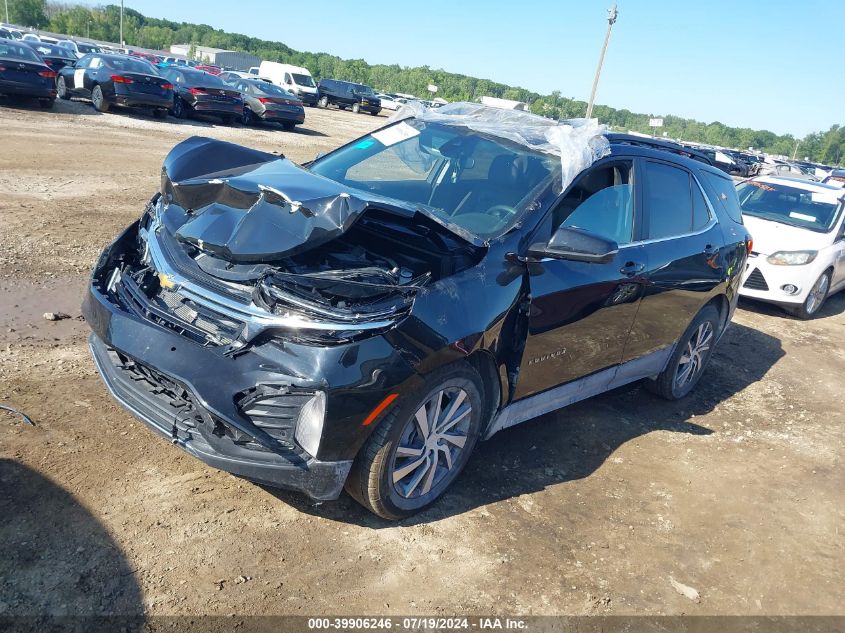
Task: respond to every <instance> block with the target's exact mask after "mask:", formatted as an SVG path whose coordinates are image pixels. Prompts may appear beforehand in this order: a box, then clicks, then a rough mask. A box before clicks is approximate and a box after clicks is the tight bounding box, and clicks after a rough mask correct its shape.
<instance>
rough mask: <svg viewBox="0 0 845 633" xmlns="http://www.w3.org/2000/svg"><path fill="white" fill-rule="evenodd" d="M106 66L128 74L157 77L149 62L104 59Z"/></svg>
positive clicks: (123, 58) (130, 59) (122, 58)
mask: <svg viewBox="0 0 845 633" xmlns="http://www.w3.org/2000/svg"><path fill="white" fill-rule="evenodd" d="M103 61H105V63H106V66H108V67H109V68H113V69H115V70H122V71H124V72H130V73H144V74H147V75H158V71H157V70H156V69H155V67H154V66H153V65H152V64H150V63H149V62H145V61H143V60H140V59H132V58H130V57H104V58H103Z"/></svg>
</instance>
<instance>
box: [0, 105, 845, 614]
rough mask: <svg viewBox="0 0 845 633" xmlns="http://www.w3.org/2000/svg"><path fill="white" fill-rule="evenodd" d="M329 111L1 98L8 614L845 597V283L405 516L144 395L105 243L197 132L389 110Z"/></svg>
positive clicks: (477, 466)
mask: <svg viewBox="0 0 845 633" xmlns="http://www.w3.org/2000/svg"><path fill="white" fill-rule="evenodd" d="M306 117H307V119H306V124H305V126H304V127H303V128H302V129H300V130H297V131H296V132H284V131H282V130H281V129H280V128H278V129H276V128H270V127H267V128H263V129H244V128H240V127H232V128H227V127H221V126H218V125H216V124H214V123H212V122H196V121H195V122H191V123H182V122H176V121H175V120H174V119H169V120H168V121H156V120H154V119H153V118H152V117H147V116H145V115H142V114H138V115H135V114H123V113H117V114H111V113H110V114H106V115H101V114H97V113H96V112H95V111H94V110H93V109H92V108H91V107H90V105H88V104H87V103H82V102H70V103H66V102H59V103H57V104H56V109H55V111H50V112H45V111H41V110H39V109H38V108H37V107H33V108H28V107H23V106H15V107H9V106H7V105H6V104H0V147H2V152H0V403H4V404H8V405H12V406H14V407H17V408H19V409H21V410H22V411H25V412H26V413H27V414H28V415H29V416H30V417H31V418H32V419H33V420H34V421H35V424H36V426H35V427H31V426H26V425H24V424H22V423H21V421H20V420H19V418H17V417H16V416H14V415H12V414H8V413H6V412H3V411H0V517H2V519H0V615H3V614H6V615H9V614H43V613H50V614H65V613H67V614H76V613H141V612H144V613H150V614H156V615H163V614H191V615H194V614H223V615H225V614H231V613H238V614H303V615H304V614H325V613H331V614H362V613H383V614H395V615H399V614H444V615H451V614H489V613H491V612H494V613H513V614H522V615H529V614H531V615H541V614H602V615H607V614H613V615H620V614H681V613H686V614H845V606H843V605H845V603H843V601H842V588H843V580H844V579H843V571H842V570H843V561H845V540H843V533H842V530H843V527H842V526H843V525H845V520H843V519H845V517H843V513H844V511H843V509H844V508H845V469H843V464H842V455H843V438H845V431H843V422H845V416H843V410H845V407H843V404H842V403H843V398H842V376H843V374H845V351H843V350H845V328H843V325H845V314H843V312H845V295H840V296H838V297H835V298H833V299H832V300H830V302H829V303H828V304H827V306H826V307H825V309H824V310H823V314H822V316H821V317H820V318H818V319H816V320H814V321H812V322H809V323H805V322H801V321H797V320H794V319H792V318H790V317H788V316H786V315H785V314H783V313H781V312H779V311H778V310H775V309H772V308H767V307H763V306H760V305H751V304H749V305H743V306H742V307H741V309H740V310H739V311H738V313H737V315H736V318H735V320H734V324H733V325H732V326H731V327H730V330H729V331H728V332H727V334H726V335H725V338H724V339H723V340H722V343H721V344H720V347H719V348H718V351H717V354H716V355H715V357H714V362H713V363H712V365H711V366H710V368H709V370H708V371H707V373H706V375H705V376H704V378H703V381H702V383H701V384H700V386H699V388H698V390H697V391H696V392H695V393H694V394H693V395H692V396H690V397H689V398H688V399H686V400H684V401H682V402H680V403H667V402H664V401H662V400H659V399H657V398H655V397H654V396H652V395H650V394H649V393H647V392H646V391H644V390H643V389H641V388H639V387H637V386H631V387H627V388H624V389H621V390H618V391H615V392H613V393H610V394H606V395H604V396H601V397H598V398H594V399H592V400H589V401H587V402H583V403H580V404H578V405H576V406H573V407H571V408H569V409H566V410H564V411H561V412H558V413H554V414H549V415H546V416H543V417H542V418H540V419H538V420H536V421H533V422H530V423H528V424H526V425H523V426H521V427H517V428H514V429H511V430H508V431H505V432H502V433H500V434H499V435H497V436H496V437H495V438H493V439H492V440H491V441H489V442H486V443H484V444H482V445H481V446H480V448H479V449H478V450H477V452H476V455H475V456H474V458H473V459H472V461H471V462H470V464H469V466H468V469H467V471H466V472H465V474H464V475H463V476H462V478H461V479H460V480H459V481H458V482H457V484H456V485H455V486H454V487H453V490H452V492H451V493H450V494H448V495H447V496H446V498H445V499H443V501H442V502H441V503H439V504H438V505H437V506H436V507H435V508H434V509H432V510H430V511H428V512H427V513H425V514H423V515H420V516H418V517H415V518H414V519H412V520H408V521H405V522H402V523H400V524H388V523H384V522H382V521H380V520H378V519H376V518H375V517H373V516H371V515H369V514H368V513H367V512H365V511H364V510H363V509H361V508H360V507H359V506H357V505H356V504H355V503H354V502H353V501H352V500H351V499H349V498H348V497H345V496H344V497H342V498H341V499H340V500H339V501H338V502H335V503H329V504H324V505H321V506H313V505H311V504H309V503H308V502H307V501H306V500H304V499H303V498H300V497H296V496H294V495H289V494H286V493H284V492H280V491H274V490H270V489H265V488H261V487H259V486H256V485H253V484H250V483H248V482H246V481H242V480H238V479H236V478H234V477H232V476H230V475H227V474H225V473H222V472H218V471H216V470H213V469H210V468H208V467H206V466H204V465H203V464H202V463H200V462H199V461H197V460H195V459H193V458H191V457H189V456H187V455H186V454H184V453H182V452H181V451H180V450H179V449H177V448H174V447H172V446H170V445H169V444H168V443H167V442H165V441H163V440H160V439H158V438H157V437H156V436H154V435H153V433H152V432H150V431H148V430H147V429H146V428H145V427H144V426H143V425H142V424H141V423H139V422H137V421H135V420H134V419H133V418H132V417H131V416H129V415H128V414H127V413H125V412H124V411H123V410H122V409H121V408H120V407H118V406H117V405H116V404H115V403H114V402H113V401H112V399H111V398H110V397H109V396H108V395H107V393H106V390H105V388H104V387H103V385H102V383H101V382H100V380H99V378H98V377H97V375H96V374H95V371H94V368H93V366H92V362H91V360H90V358H89V356H88V353H87V348H86V343H85V340H86V336H87V328H86V326H85V324H84V323H83V322H82V321H80V320H79V319H78V318H76V317H78V316H79V314H80V310H79V304H80V301H81V295H82V292H83V289H84V287H85V283H86V277H87V272H88V270H89V269H90V267H91V266H92V264H93V261H94V259H95V257H96V255H97V254H98V253H99V251H100V249H101V248H102V247H103V246H104V245H105V244H106V243H108V242H109V241H110V240H111V239H112V238H113V237H114V236H115V235H116V234H117V232H118V231H119V230H120V229H121V228H122V227H124V226H125V225H126V224H128V223H129V222H131V221H132V220H133V219H135V218H136V217H137V216H138V215H139V214H140V213H141V211H142V209H143V205H144V203H145V202H146V200H147V199H148V198H149V197H150V196H151V195H152V193H153V192H154V191H155V190H156V187H157V185H158V182H159V173H160V168H161V162H162V159H163V158H164V156H165V154H166V153H167V152H168V151H169V149H170V148H171V147H172V146H173V145H174V144H175V143H177V142H178V141H180V140H182V139H184V138H186V137H188V136H190V135H193V134H200V135H205V136H213V137H215V138H220V139H224V140H229V141H235V142H240V143H243V144H245V145H250V146H253V147H256V148H259V149H263V150H266V151H277V152H282V153H284V154H285V155H287V156H289V157H290V158H292V159H293V160H296V161H306V160H309V159H311V158H313V157H314V156H315V155H316V154H317V153H318V152H321V151H325V150H327V149H329V148H332V147H336V146H337V145H339V144H341V143H343V142H346V141H347V140H349V139H351V138H353V137H355V136H357V135H359V134H361V133H364V132H365V131H368V130H370V129H372V128H373V127H375V126H377V125H380V124H383V123H384V122H385V120H386V119H385V118H384V117H371V116H367V115H353V114H352V113H349V112H340V111H337V110H329V111H323V110H317V109H313V108H309V109H307V112H306ZM56 311H62V312H66V313H68V314H69V315H71V316H72V317H74V318H71V319H68V320H62V321H58V322H48V321H45V320H44V319H43V317H42V314H43V313H44V312H56ZM693 590H694V591H693ZM696 595H697V597H696Z"/></svg>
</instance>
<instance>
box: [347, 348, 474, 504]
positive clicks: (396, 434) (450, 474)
mask: <svg viewBox="0 0 845 633" xmlns="http://www.w3.org/2000/svg"><path fill="white" fill-rule="evenodd" d="M482 392H483V391H482V383H481V378H480V377H479V375H478V373H477V372H476V371H475V370H474V369H472V367H470V366H468V365H466V364H464V363H458V364H454V365H449V366H447V367H444V368H442V369H439V370H437V371H435V372H433V373H432V374H430V375H429V376H428V377H427V378H426V379H425V382H424V383H423V386H422V388H421V389H420V390H419V391H417V392H416V393H413V394H409V395H408V396H403V397H402V400H401V401H399V402H398V404H395V405H393V406H392V407H391V408H390V409H388V412H387V413H386V414H385V415H384V417H383V418H382V420H381V422H380V423H379V425H378V427H377V428H376V429H375V430H374V431H373V433H372V435H370V437H369V438H368V439H367V441H366V443H365V444H364V446H362V447H361V450H360V451H359V453H358V455H357V456H356V458H355V461H354V463H353V465H352V470H351V471H350V473H349V477H348V479H347V480H346V491H347V492H348V493H349V494H350V495H351V496H352V497H353V498H354V499H355V500H356V501H358V503H360V504H361V505H363V506H364V507H365V508H367V509H368V510H370V511H371V512H373V513H374V514H377V515H378V516H380V517H382V518H384V519H391V520H397V519H401V518H404V517H407V516H411V515H412V514H416V513H417V512H419V511H421V510H423V509H425V508H427V507H428V506H430V505H431V504H433V503H434V502H435V501H437V499H439V498H440V496H441V495H442V494H443V493H444V492H445V491H446V490H447V489H448V488H449V486H450V485H451V484H452V482H453V481H454V480H455V479H456V478H457V477H458V475H459V474H460V472H461V471H462V470H463V468H464V466H466V464H467V462H468V460H469V457H470V454H471V453H472V449H473V448H474V447H475V443H476V442H477V441H478V438H479V435H480V434H481V424H482V415H483V406H482V398H481V394H482ZM432 420H435V428H438V429H440V431H439V432H436V433H432V432H431V430H430V427H431V426H432V425H431V421H432ZM450 421H452V423H451V424H450ZM423 425H424V426H425V428H423ZM426 433H427V435H426ZM447 436H448V437H449V438H451V439H444V438H446V437H447ZM447 452H448V457H447Z"/></svg>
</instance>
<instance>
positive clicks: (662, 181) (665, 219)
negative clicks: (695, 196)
mask: <svg viewBox="0 0 845 633" xmlns="http://www.w3.org/2000/svg"><path fill="white" fill-rule="evenodd" d="M644 180H645V212H646V226H647V227H648V235H647V236H646V238H647V239H650V240H659V239H663V238H666V237H674V236H676V235H684V234H686V233H689V232H690V231H691V230H692V226H693V217H692V216H693V214H692V196H691V192H690V176H689V174H688V173H687V172H686V171H684V170H683V169H679V168H677V167H672V166H671V165H664V164H663V163H652V162H646V165H645V178H644Z"/></svg>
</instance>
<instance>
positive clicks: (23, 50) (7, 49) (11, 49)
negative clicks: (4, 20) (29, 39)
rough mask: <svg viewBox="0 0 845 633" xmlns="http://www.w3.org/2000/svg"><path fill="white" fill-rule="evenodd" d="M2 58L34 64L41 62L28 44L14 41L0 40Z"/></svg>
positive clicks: (0, 55)
mask: <svg viewBox="0 0 845 633" xmlns="http://www.w3.org/2000/svg"><path fill="white" fill-rule="evenodd" d="M0 57H14V58H16V59H25V60H28V61H32V62H41V59H40V58H39V57H38V55H36V54H35V51H34V50H32V49H31V48H30V47H29V46H27V45H26V44H18V43H17V42H15V41H14V40H0Z"/></svg>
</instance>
